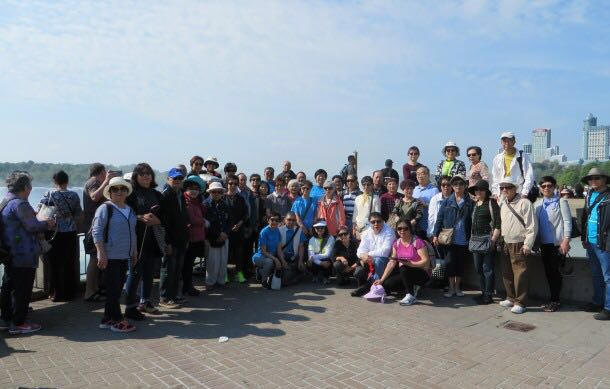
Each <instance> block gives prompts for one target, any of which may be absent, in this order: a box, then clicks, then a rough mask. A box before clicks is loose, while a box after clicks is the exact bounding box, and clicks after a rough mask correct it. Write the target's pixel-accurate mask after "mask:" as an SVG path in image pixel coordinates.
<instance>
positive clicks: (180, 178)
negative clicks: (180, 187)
mask: <svg viewBox="0 0 610 389" xmlns="http://www.w3.org/2000/svg"><path fill="white" fill-rule="evenodd" d="M170 178H171V177H170ZM172 180H174V181H182V180H184V177H183V176H178V177H174V178H172Z"/></svg>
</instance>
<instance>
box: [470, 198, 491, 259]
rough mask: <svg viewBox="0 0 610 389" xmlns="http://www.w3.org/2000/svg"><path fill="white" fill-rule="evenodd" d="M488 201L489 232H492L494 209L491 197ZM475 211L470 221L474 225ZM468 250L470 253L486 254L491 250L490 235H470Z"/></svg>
mask: <svg viewBox="0 0 610 389" xmlns="http://www.w3.org/2000/svg"><path fill="white" fill-rule="evenodd" d="M487 202H488V203H489V212H490V213H491V233H492V234H493V228H494V224H495V217H494V210H493V208H492V206H491V199H489V200H488V201H487ZM474 216H475V213H474V212H473V213H472V221H473V225H474ZM468 250H469V251H470V252H471V253H477V254H487V253H488V252H490V251H492V250H493V245H492V243H491V235H471V236H470V242H468Z"/></svg>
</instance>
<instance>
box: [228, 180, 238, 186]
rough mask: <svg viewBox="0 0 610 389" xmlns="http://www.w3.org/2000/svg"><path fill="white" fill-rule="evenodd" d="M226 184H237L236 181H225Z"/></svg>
mask: <svg viewBox="0 0 610 389" xmlns="http://www.w3.org/2000/svg"><path fill="white" fill-rule="evenodd" d="M227 185H231V186H233V185H237V182H235V181H230V182H227Z"/></svg>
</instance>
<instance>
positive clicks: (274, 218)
mask: <svg viewBox="0 0 610 389" xmlns="http://www.w3.org/2000/svg"><path fill="white" fill-rule="evenodd" d="M269 221H270V222H275V223H277V222H279V221H280V218H279V217H270V218H269Z"/></svg>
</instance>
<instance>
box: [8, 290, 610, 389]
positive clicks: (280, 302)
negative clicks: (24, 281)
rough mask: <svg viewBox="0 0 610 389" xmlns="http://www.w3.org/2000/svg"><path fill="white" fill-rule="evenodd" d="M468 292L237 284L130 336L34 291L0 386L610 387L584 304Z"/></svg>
mask: <svg viewBox="0 0 610 389" xmlns="http://www.w3.org/2000/svg"><path fill="white" fill-rule="evenodd" d="M469 295H470V296H468V295H467V296H468V297H463V298H458V297H454V298H452V299H446V298H444V297H442V296H441V293H440V292H439V291H436V290H424V291H423V292H422V296H421V300H420V304H418V305H415V306H411V307H401V306H399V305H398V303H397V302H396V301H390V302H389V303H386V304H376V303H371V302H367V301H365V300H363V299H358V298H352V297H350V296H349V290H348V289H343V288H336V287H323V286H322V285H319V284H310V283H304V284H301V285H297V286H294V287H289V288H285V289H282V290H281V291H277V292H276V291H267V290H263V289H262V288H260V287H258V286H254V285H250V286H245V285H240V286H237V285H232V286H230V287H228V288H224V289H222V290H218V291H216V292H214V293H212V294H210V295H207V294H205V295H204V294H202V296H200V297H197V298H191V299H190V301H189V303H188V305H187V306H186V307H185V308H183V309H179V310H174V311H168V312H166V313H165V314H163V315H161V316H157V317H155V318H154V319H147V320H146V321H145V322H143V323H138V324H139V325H138V329H137V331H136V332H134V333H132V334H117V333H113V332H110V331H108V330H100V329H98V328H97V323H98V321H99V319H100V318H101V310H100V308H101V306H100V305H99V304H86V303H83V302H81V301H78V302H72V303H69V304H53V303H51V302H49V301H46V300H45V301H38V302H35V303H33V304H32V305H33V307H34V309H35V311H34V312H33V313H31V318H32V319H33V321H36V322H40V323H42V324H43V327H44V328H43V330H42V331H40V332H38V333H36V334H31V335H29V336H20V337H12V336H9V335H8V334H7V333H3V334H1V335H0V388H5V387H17V386H26V387H62V388H64V387H103V386H109V387H119V386H120V387H149V386H152V387H209V388H215V389H216V388H240V387H244V388H248V387H261V388H273V387H281V388H301V387H312V388H470V387H484V388H489V387H497V388H530V387H536V386H541V387H562V388H563V387H566V388H572V387H583V388H610V323H608V322H605V323H603V322H598V321H595V320H593V319H592V318H591V314H588V313H584V312H579V311H578V310H577V309H576V308H574V307H564V309H563V310H562V311H559V312H557V313H543V312H541V311H540V310H535V309H531V310H530V311H528V312H527V313H526V314H524V315H521V316H517V315H514V314H511V313H510V312H509V311H507V310H505V309H503V308H502V307H500V306H498V305H488V306H483V307H479V306H476V305H474V304H473V302H472V300H471V298H470V297H472V296H473V295H475V293H474V292H472V293H470V294H469ZM400 297H402V296H400ZM508 320H515V321H520V322H524V323H529V324H533V325H535V326H536V329H534V330H532V331H530V332H527V333H522V332H516V331H512V330H508V329H506V328H503V327H502V325H503V324H504V323H506V322H507V321H508ZM220 336H228V337H229V341H228V342H226V343H219V342H218V338H219V337H220Z"/></svg>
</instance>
